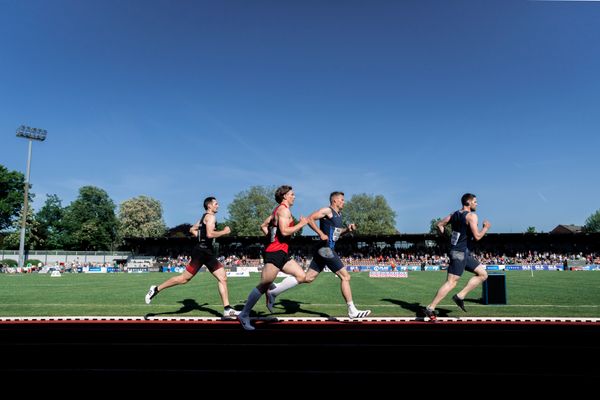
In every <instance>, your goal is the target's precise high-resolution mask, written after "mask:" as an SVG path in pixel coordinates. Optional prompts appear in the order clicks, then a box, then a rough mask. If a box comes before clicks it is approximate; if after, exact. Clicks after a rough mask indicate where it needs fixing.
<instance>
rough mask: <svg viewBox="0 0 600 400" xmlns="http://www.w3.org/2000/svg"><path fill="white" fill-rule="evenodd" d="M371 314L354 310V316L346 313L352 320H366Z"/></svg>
mask: <svg viewBox="0 0 600 400" xmlns="http://www.w3.org/2000/svg"><path fill="white" fill-rule="evenodd" d="M370 314H371V310H356V314H353V313H351V312H348V316H349V317H350V318H352V319H359V318H366V317H368V316H369V315H370Z"/></svg>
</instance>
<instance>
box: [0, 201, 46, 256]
mask: <svg viewBox="0 0 600 400" xmlns="http://www.w3.org/2000/svg"><path fill="white" fill-rule="evenodd" d="M18 217H19V218H17V219H15V220H14V221H13V226H12V228H13V229H12V230H11V231H10V232H8V234H7V235H6V237H5V238H4V242H3V246H4V248H5V249H11V250H17V249H18V248H19V245H20V244H21V215H20V212H19V215H18ZM44 246H45V240H44V237H43V235H42V234H41V227H40V223H39V222H38V221H37V220H36V218H35V215H34V214H33V210H32V209H31V208H28V209H27V221H26V224H25V246H24V247H25V250H37V249H43V248H45V247H44Z"/></svg>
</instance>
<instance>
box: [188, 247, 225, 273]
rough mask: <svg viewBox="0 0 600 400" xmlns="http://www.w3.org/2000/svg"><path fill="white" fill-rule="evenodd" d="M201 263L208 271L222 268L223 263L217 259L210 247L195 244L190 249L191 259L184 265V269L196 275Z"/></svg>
mask: <svg viewBox="0 0 600 400" xmlns="http://www.w3.org/2000/svg"><path fill="white" fill-rule="evenodd" d="M203 265H206V268H208V270H209V271H210V272H215V271H216V270H218V269H219V268H223V264H221V263H220V262H219V261H218V260H217V257H215V253H214V252H213V250H212V249H211V248H209V247H206V246H203V245H201V244H197V245H196V246H195V247H194V249H193V250H192V260H191V261H190V263H189V264H188V265H187V266H186V267H185V270H186V271H187V272H189V273H190V274H192V275H196V274H197V273H198V271H199V270H200V268H201V267H202V266H203Z"/></svg>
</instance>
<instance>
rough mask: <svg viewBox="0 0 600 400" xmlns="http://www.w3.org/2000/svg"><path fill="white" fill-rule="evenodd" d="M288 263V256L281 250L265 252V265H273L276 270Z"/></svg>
mask: <svg viewBox="0 0 600 400" xmlns="http://www.w3.org/2000/svg"><path fill="white" fill-rule="evenodd" d="M288 261H290V255H289V254H288V253H286V252H285V251H283V250H277V251H266V252H265V264H273V265H274V266H276V267H277V268H279V269H283V266H284V265H285V264H286V263H287V262H288Z"/></svg>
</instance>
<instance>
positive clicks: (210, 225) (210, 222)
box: [204, 214, 231, 239]
mask: <svg viewBox="0 0 600 400" xmlns="http://www.w3.org/2000/svg"><path fill="white" fill-rule="evenodd" d="M204 222H205V224H206V237H208V238H209V239H212V238H218V237H221V236H224V235H227V234H229V233H230V232H231V229H230V228H229V227H228V226H226V227H225V228H224V229H223V230H221V231H217V230H215V228H216V226H215V225H216V223H215V222H216V218H215V216H214V215H212V214H206V217H204Z"/></svg>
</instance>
